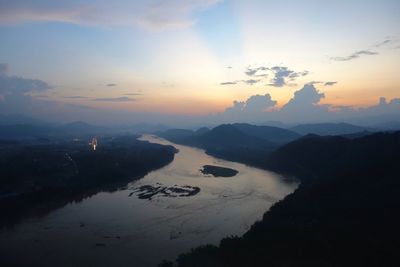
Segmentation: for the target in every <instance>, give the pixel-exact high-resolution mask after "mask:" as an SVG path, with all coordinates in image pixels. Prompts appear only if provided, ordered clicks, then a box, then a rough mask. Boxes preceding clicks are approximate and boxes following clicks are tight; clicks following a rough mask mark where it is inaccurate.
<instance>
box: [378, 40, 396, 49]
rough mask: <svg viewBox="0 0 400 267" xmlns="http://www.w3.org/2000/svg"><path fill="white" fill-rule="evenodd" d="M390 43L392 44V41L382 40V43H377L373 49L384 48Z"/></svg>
mask: <svg viewBox="0 0 400 267" xmlns="http://www.w3.org/2000/svg"><path fill="white" fill-rule="evenodd" d="M391 42H393V40H392V39H386V40H384V41H382V42H380V43H377V44H376V45H374V47H381V46H385V45H387V44H389V43H391Z"/></svg>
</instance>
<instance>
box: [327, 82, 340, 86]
mask: <svg viewBox="0 0 400 267" xmlns="http://www.w3.org/2000/svg"><path fill="white" fill-rule="evenodd" d="M337 83H338V82H325V83H324V86H333V85H335V84H337Z"/></svg>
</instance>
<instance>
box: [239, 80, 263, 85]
mask: <svg viewBox="0 0 400 267" xmlns="http://www.w3.org/2000/svg"><path fill="white" fill-rule="evenodd" d="M259 81H260V80H254V79H249V80H243V82H244V83H245V84H248V85H253V84H256V83H258V82H259Z"/></svg>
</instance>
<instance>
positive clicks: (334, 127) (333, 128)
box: [290, 123, 371, 135]
mask: <svg viewBox="0 0 400 267" xmlns="http://www.w3.org/2000/svg"><path fill="white" fill-rule="evenodd" d="M290 129H291V130H292V131H294V132H296V133H299V134H302V135H306V134H318V135H344V134H353V133H358V132H363V131H368V130H371V128H368V127H362V126H356V125H353V124H348V123H316V124H300V125H297V126H295V127H292V128H290Z"/></svg>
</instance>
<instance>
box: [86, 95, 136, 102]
mask: <svg viewBox="0 0 400 267" xmlns="http://www.w3.org/2000/svg"><path fill="white" fill-rule="evenodd" d="M92 101H100V102H130V101H135V99H133V98H130V97H127V96H121V97H104V98H94V99H92Z"/></svg>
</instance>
